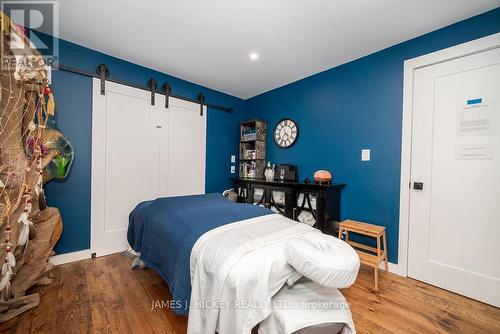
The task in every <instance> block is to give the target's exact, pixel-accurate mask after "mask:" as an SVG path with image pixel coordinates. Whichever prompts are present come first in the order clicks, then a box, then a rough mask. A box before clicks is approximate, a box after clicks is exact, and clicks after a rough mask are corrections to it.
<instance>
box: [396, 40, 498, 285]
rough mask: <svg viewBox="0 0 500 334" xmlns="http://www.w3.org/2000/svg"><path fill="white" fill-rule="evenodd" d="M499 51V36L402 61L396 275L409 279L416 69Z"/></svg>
mask: <svg viewBox="0 0 500 334" xmlns="http://www.w3.org/2000/svg"><path fill="white" fill-rule="evenodd" d="M499 47H500V33H496V34H493V35H490V36H486V37H483V38H479V39H475V40H473V41H470V42H466V43H463V44H459V45H456V46H452V47H449V48H446V49H443V50H439V51H436V52H432V53H429V54H426V55H423V56H419V57H416V58H412V59H409V60H405V62H404V79H403V121H402V137H401V183H400V195H399V239H398V264H397V267H398V268H397V270H396V273H397V274H399V275H401V276H405V277H406V276H408V256H409V254H408V240H409V237H410V234H409V225H410V196H411V191H410V190H411V189H410V182H411V179H410V178H411V147H412V128H413V122H412V120H413V74H414V72H415V71H416V70H417V69H420V68H423V67H427V66H431V65H435V64H439V63H443V62H446V61H449V60H453V59H457V58H462V57H466V56H469V55H472V54H476V53H480V52H484V51H488V50H492V49H496V48H499Z"/></svg>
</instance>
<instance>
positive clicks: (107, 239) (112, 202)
mask: <svg viewBox="0 0 500 334" xmlns="http://www.w3.org/2000/svg"><path fill="white" fill-rule="evenodd" d="M93 87H94V94H93V112H92V209H91V211H92V214H91V219H92V224H91V225H92V228H91V231H92V232H91V249H92V252H95V253H96V254H97V255H99V256H101V255H105V254H111V253H115V252H119V251H122V250H125V249H127V238H126V233H127V225H128V214H129V213H130V211H131V210H132V209H133V208H134V206H135V205H137V203H139V202H141V201H143V200H146V199H147V198H148V197H149V196H148V195H149V192H150V191H149V189H148V182H145V180H147V178H148V177H149V175H148V174H149V172H150V169H151V168H150V164H149V149H148V147H149V138H148V133H149V127H150V113H149V112H148V111H149V108H148V104H150V94H148V93H147V92H145V91H142V90H139V89H135V88H131V87H127V86H123V85H119V84H115V83H111V82H107V83H106V94H105V95H101V94H100V84H99V81H98V80H97V79H94V85H93Z"/></svg>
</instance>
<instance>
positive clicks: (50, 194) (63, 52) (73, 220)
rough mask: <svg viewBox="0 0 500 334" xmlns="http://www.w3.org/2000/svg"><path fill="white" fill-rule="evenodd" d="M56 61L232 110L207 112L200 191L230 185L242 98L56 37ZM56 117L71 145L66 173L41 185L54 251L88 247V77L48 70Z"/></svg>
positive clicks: (89, 101) (61, 251)
mask: <svg viewBox="0 0 500 334" xmlns="http://www.w3.org/2000/svg"><path fill="white" fill-rule="evenodd" d="M59 48H60V63H61V64H65V65H68V66H73V67H77V68H80V69H82V70H86V71H90V72H94V71H95V69H96V67H97V65H98V64H100V63H105V64H106V65H107V66H108V68H109V69H110V76H111V77H113V78H115V79H120V80H125V81H129V82H133V83H136V84H140V85H145V84H146V82H147V81H148V80H149V79H150V78H154V79H156V80H157V82H158V83H159V84H163V83H164V82H168V83H169V84H170V85H171V86H172V93H174V94H179V95H183V96H188V97H193V98H194V97H196V96H197V94H198V93H203V94H205V96H206V100H207V102H209V103H213V104H219V105H223V106H227V107H232V108H234V113H232V114H230V113H226V112H222V111H218V110H211V109H209V110H208V121H207V122H208V126H207V166H206V191H207V192H215V191H222V190H224V189H227V188H228V187H230V186H231V184H230V177H231V174H230V169H229V166H230V155H231V154H237V153H238V140H239V137H238V136H239V135H238V130H237V129H238V124H239V123H240V122H241V121H243V119H244V118H245V101H244V100H242V99H239V98H235V97H232V96H229V95H227V94H223V93H220V92H217V91H214V90H211V89H207V88H205V87H202V86H199V85H195V84H192V83H190V82H187V81H184V80H181V79H178V78H175V77H172V76H169V75H166V74H162V73H159V72H157V71H154V70H151V69H147V68H144V67H141V66H138V65H136V64H132V63H130V62H126V61H123V60H120V59H117V58H114V57H111V56H108V55H105V54H102V53H99V52H96V51H94V50H91V49H88V48H84V47H82V46H79V45H76V44H73V43H69V42H67V41H64V40H60V44H59ZM52 75H53V77H52V85H53V90H54V95H55V98H56V121H57V123H58V126H59V127H60V129H61V130H62V131H63V132H65V134H66V135H67V136H68V137H69V139H70V141H71V143H72V144H73V146H74V148H75V160H74V163H73V166H72V170H71V173H70V175H69V177H68V178H67V179H65V180H63V181H61V182H58V181H52V182H49V183H48V184H47V185H46V195H47V200H48V203H49V205H52V206H55V207H58V208H59V209H60V211H61V213H62V217H63V223H64V231H63V234H62V236H61V239H60V241H59V242H58V244H57V245H56V247H55V251H56V253H57V254H61V253H68V252H73V251H78V250H82V249H88V248H89V247H90V166H91V133H92V132H91V120H92V79H91V78H87V77H82V76H79V75H76V74H72V73H68V72H63V71H53V72H52Z"/></svg>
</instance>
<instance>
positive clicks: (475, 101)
mask: <svg viewBox="0 0 500 334" xmlns="http://www.w3.org/2000/svg"><path fill="white" fill-rule="evenodd" d="M481 102H483V99H474V100H467V104H468V105H471V104H478V103H481Z"/></svg>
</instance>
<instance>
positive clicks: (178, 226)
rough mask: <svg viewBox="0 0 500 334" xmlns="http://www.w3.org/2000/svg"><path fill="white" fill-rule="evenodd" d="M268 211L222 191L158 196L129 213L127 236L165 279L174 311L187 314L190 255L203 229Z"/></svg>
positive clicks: (256, 215) (267, 212) (142, 256)
mask: <svg viewBox="0 0 500 334" xmlns="http://www.w3.org/2000/svg"><path fill="white" fill-rule="evenodd" d="M271 213H273V212H272V211H271V210H269V209H266V208H263V207H259V206H254V205H250V204H236V203H232V202H230V201H228V200H227V199H226V198H224V197H223V196H222V195H221V194H206V195H194V196H180V197H169V198H158V199H156V200H154V201H146V202H142V203H140V204H138V205H137V206H136V207H135V209H134V210H133V211H132V212H131V213H130V215H129V226H128V232H127V238H128V242H129V244H130V245H131V246H132V248H133V249H134V250H135V251H137V252H141V259H142V260H143V261H146V263H147V266H148V267H149V268H151V269H153V270H155V271H157V272H158V273H159V274H160V275H161V276H162V277H163V279H164V280H165V281H166V282H167V284H168V287H169V289H170V292H171V294H172V297H173V298H172V299H173V301H174V311H175V312H176V313H177V314H188V313H189V309H188V305H189V300H190V297H191V278H190V268H189V258H190V256H191V249H192V248H193V246H194V244H195V242H196V240H198V238H199V237H201V236H202V235H203V234H204V233H205V232H208V231H210V230H212V229H214V228H217V227H219V226H222V225H226V224H230V223H234V222H237V221H240V220H244V219H249V218H254V217H259V216H264V215H268V214H271Z"/></svg>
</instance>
